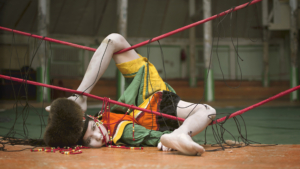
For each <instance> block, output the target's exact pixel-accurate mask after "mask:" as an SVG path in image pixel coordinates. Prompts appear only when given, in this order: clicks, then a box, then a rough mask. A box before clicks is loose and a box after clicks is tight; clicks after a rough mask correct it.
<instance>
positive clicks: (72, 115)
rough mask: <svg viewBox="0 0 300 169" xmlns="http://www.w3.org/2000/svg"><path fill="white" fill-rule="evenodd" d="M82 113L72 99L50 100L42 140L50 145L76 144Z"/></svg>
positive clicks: (80, 127) (80, 132) (80, 133)
mask: <svg viewBox="0 0 300 169" xmlns="http://www.w3.org/2000/svg"><path fill="white" fill-rule="evenodd" d="M83 126H84V122H83V114H82V110H81V108H80V106H79V105H78V104H77V103H75V102H74V101H72V100H69V99H66V98H59V99H56V100H54V101H53V102H52V104H51V110H50V113H49V117H48V124H47V127H46V131H45V133H44V137H43V139H44V142H45V143H46V145H48V146H51V147H64V146H76V145H78V143H80V138H81V137H82V131H83Z"/></svg>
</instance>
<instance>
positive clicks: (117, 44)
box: [46, 34, 139, 112]
mask: <svg viewBox="0 0 300 169" xmlns="http://www.w3.org/2000/svg"><path fill="white" fill-rule="evenodd" d="M128 47H130V44H129V43H128V42H127V41H126V39H125V38H124V37H123V36H121V35H119V34H110V35H108V36H107V37H106V38H105V39H104V40H103V41H102V43H101V44H100V46H99V47H98V49H97V50H96V52H95V53H94V55H93V57H92V59H91V61H90V63H89V66H88V68H87V70H86V72H85V75H84V77H83V80H82V81H81V83H80V85H79V87H78V88H77V91H82V92H85V93H90V92H91V91H92V89H93V88H94V86H95V85H96V83H97V81H98V80H99V79H100V77H101V76H102V75H103V73H104V72H105V70H106V69H107V67H108V65H109V62H110V61H111V58H113V59H114V61H115V63H116V64H120V63H125V62H128V61H131V60H134V59H138V58H139V55H138V54H137V53H136V52H135V50H129V51H127V52H124V53H121V54H114V53H115V52H117V51H120V50H122V49H125V48H128ZM68 99H71V100H75V102H76V103H77V104H79V105H80V106H81V108H82V110H83V112H85V111H86V109H87V103H86V100H87V98H86V96H79V97H77V96H71V97H69V98H68ZM46 110H47V111H50V106H48V107H46Z"/></svg>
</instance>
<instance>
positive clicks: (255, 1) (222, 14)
mask: <svg viewBox="0 0 300 169" xmlns="http://www.w3.org/2000/svg"><path fill="white" fill-rule="evenodd" d="M260 1H262V0H253V1H252V2H251V3H249V2H247V3H244V4H242V5H239V6H237V7H235V8H233V9H229V10H227V11H224V12H221V13H219V14H217V15H214V16H211V17H209V18H206V19H203V20H201V21H198V22H194V23H192V24H190V25H187V26H184V27H182V28H178V29H175V30H173V31H171V32H168V33H165V34H163V35H160V36H157V37H155V38H153V39H151V42H154V41H158V40H160V39H163V38H166V37H168V36H171V35H174V34H176V33H179V32H182V31H184V30H186V29H190V28H192V27H195V26H198V25H200V24H203V23H205V22H208V21H211V20H213V19H216V18H218V17H221V16H224V15H226V14H228V13H231V12H234V11H237V10H240V9H242V8H245V7H246V6H248V5H253V4H255V3H257V2H260ZM148 43H149V40H146V41H144V42H141V43H139V44H136V45H133V46H131V47H129V48H126V49H122V50H120V51H118V52H116V53H115V54H119V53H123V52H126V51H128V50H131V49H135V48H138V47H141V46H144V45H147V44H148Z"/></svg>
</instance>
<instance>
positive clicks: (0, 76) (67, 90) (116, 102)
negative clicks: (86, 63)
mask: <svg viewBox="0 0 300 169" xmlns="http://www.w3.org/2000/svg"><path fill="white" fill-rule="evenodd" d="M0 78H3V79H7V80H12V81H16V82H20V83H27V84H31V85H36V86H43V87H47V88H51V89H56V90H61V91H65V92H70V93H75V94H79V95H84V96H87V97H90V98H93V99H97V100H102V101H103V100H104V98H103V97H99V96H95V95H92V94H88V93H83V92H81V91H77V90H72V89H67V88H63V87H58V86H53V85H48V84H43V83H39V82H34V81H30V80H24V79H20V78H15V77H10V76H5V75H2V74H0ZM108 102H110V103H112V104H117V105H120V106H123V107H127V108H132V109H136V110H140V111H143V112H148V113H153V114H155V115H158V116H163V117H165V118H168V119H172V120H178V121H184V119H183V118H179V117H175V116H171V115H168V114H163V113H159V112H156V111H151V110H147V109H143V108H140V107H136V106H131V105H129V104H125V103H121V102H118V101H115V100H108Z"/></svg>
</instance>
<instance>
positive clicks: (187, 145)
mask: <svg viewBox="0 0 300 169" xmlns="http://www.w3.org/2000/svg"><path fill="white" fill-rule="evenodd" d="M160 141H161V143H162V144H163V145H164V146H166V147H169V148H172V149H174V150H177V151H179V152H181V153H183V154H185V155H198V156H200V155H201V154H203V153H204V152H205V149H204V148H203V147H202V146H201V145H199V144H197V143H195V142H194V141H193V140H192V138H191V137H190V136H189V135H188V134H183V133H180V134H175V133H171V134H164V135H162V136H161V138H160Z"/></svg>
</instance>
